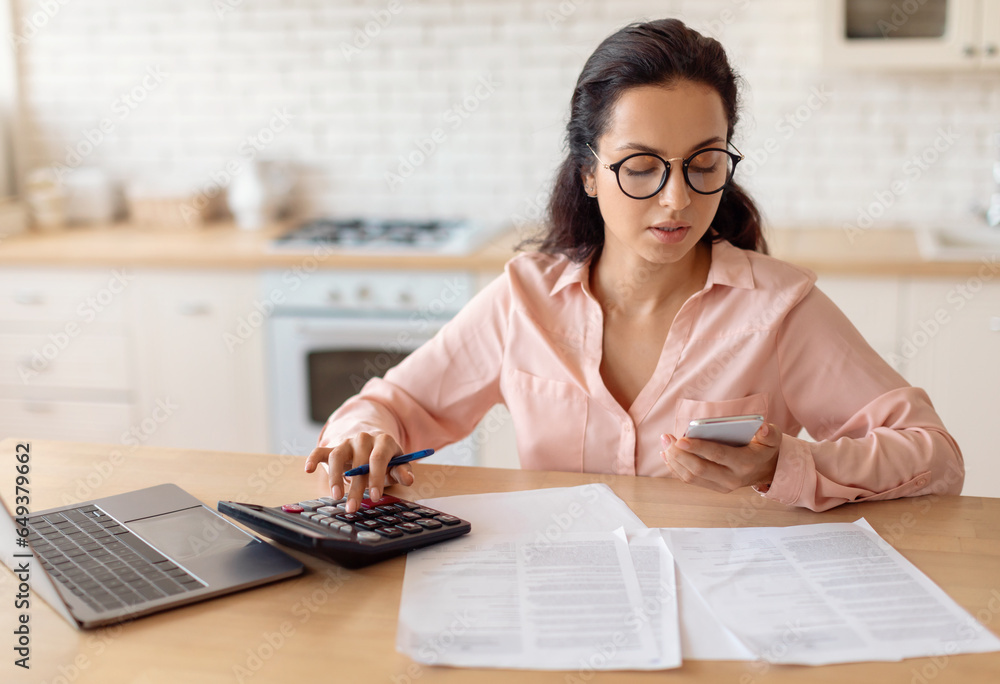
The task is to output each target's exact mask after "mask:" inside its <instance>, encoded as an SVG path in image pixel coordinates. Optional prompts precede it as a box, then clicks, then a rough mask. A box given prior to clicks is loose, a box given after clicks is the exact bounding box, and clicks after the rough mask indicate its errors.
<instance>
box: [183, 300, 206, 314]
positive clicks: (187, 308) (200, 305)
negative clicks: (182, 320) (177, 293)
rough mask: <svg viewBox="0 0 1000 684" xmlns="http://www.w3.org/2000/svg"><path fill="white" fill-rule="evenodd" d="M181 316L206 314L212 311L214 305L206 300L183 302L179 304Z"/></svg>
mask: <svg viewBox="0 0 1000 684" xmlns="http://www.w3.org/2000/svg"><path fill="white" fill-rule="evenodd" d="M177 313H179V314H180V315H181V316H205V315H207V314H210V313H212V307H211V306H209V305H208V304H206V303H205V302H181V303H180V304H178V305H177Z"/></svg>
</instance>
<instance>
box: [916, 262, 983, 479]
mask: <svg viewBox="0 0 1000 684" xmlns="http://www.w3.org/2000/svg"><path fill="white" fill-rule="evenodd" d="M907 289H908V296H907V297H906V300H907V303H908V307H907V309H908V314H907V320H908V325H907V326H904V329H903V331H902V336H901V344H902V346H903V348H905V349H906V352H907V354H908V355H909V356H910V357H911V358H910V359H909V362H908V363H909V366H910V368H911V372H910V376H911V377H910V380H911V382H912V383H913V384H915V385H918V386H920V387H923V388H925V389H926V390H927V393H928V394H929V395H930V397H931V401H932V402H933V403H934V407H935V408H936V409H937V411H938V413H939V414H940V416H941V418H942V420H944V424H945V426H946V427H947V428H948V430H949V431H950V432H951V433H952V435H954V437H955V439H956V440H957V441H958V445H959V447H961V449H962V453H963V455H964V456H965V467H966V477H965V488H964V489H963V490H962V493H963V494H968V495H971V496H994V497H1000V439H998V420H997V411H998V409H1000V283H998V282H992V281H991V279H990V280H984V279H982V278H978V277H972V278H969V279H967V280H953V279H932V278H927V279H920V280H913V281H911V282H910V283H908V285H907Z"/></svg>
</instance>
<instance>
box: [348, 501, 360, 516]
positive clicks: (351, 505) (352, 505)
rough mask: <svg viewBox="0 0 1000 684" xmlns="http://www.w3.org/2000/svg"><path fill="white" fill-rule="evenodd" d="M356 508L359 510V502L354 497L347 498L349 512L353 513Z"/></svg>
mask: <svg viewBox="0 0 1000 684" xmlns="http://www.w3.org/2000/svg"><path fill="white" fill-rule="evenodd" d="M356 510H358V502H357V501H355V500H354V499H348V500H347V512H348V513H353V512H354V511H356Z"/></svg>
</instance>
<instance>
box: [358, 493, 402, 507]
mask: <svg viewBox="0 0 1000 684" xmlns="http://www.w3.org/2000/svg"><path fill="white" fill-rule="evenodd" d="M397 501H399V499H397V498H396V497H394V496H390V495H389V494H383V495H382V498H381V499H379V500H378V501H372V500H371V499H368V498H364V499H362V500H361V507H362V508H371V507H372V506H378V505H379V504H391V503H396V502H397Z"/></svg>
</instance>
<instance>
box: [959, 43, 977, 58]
mask: <svg viewBox="0 0 1000 684" xmlns="http://www.w3.org/2000/svg"><path fill="white" fill-rule="evenodd" d="M976 52H977V50H976V46H975V45H966V46H965V47H963V48H962V54H963V55H965V56H966V57H975V56H976Z"/></svg>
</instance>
